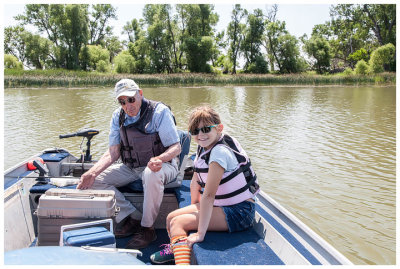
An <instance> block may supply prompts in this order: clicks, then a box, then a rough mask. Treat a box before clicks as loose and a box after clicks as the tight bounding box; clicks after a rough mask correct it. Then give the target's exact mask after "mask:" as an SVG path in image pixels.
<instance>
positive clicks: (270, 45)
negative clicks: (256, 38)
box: [263, 20, 289, 71]
mask: <svg viewBox="0 0 400 269" xmlns="http://www.w3.org/2000/svg"><path fill="white" fill-rule="evenodd" d="M265 25H266V31H265V35H264V37H263V39H264V42H263V45H264V47H265V49H266V50H267V52H268V55H269V58H270V59H271V69H272V70H274V67H273V65H274V63H276V64H277V65H278V69H279V70H280V71H281V70H283V69H284V68H283V67H282V63H281V57H279V55H278V53H279V52H278V48H279V47H280V46H281V45H280V44H279V43H280V39H279V38H280V37H281V36H284V35H287V34H289V33H288V31H287V30H286V24H285V22H281V21H279V20H275V21H269V20H266V21H265ZM281 41H282V39H281Z"/></svg>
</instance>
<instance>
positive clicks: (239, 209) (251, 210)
mask: <svg viewBox="0 0 400 269" xmlns="http://www.w3.org/2000/svg"><path fill="white" fill-rule="evenodd" d="M221 208H222V210H224V213H225V219H226V222H227V223H228V229H229V232H230V233H232V232H239V231H243V230H246V229H248V228H250V227H251V226H253V220H254V217H255V212H256V210H255V205H254V203H253V202H249V201H243V202H241V203H238V204H236V205H230V206H221Z"/></svg>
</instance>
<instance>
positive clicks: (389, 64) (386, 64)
mask: <svg viewBox="0 0 400 269" xmlns="http://www.w3.org/2000/svg"><path fill="white" fill-rule="evenodd" d="M369 66H370V72H372V73H381V72H383V71H395V70H396V48H395V46H394V45H393V44H386V45H384V46H381V47H379V48H377V49H376V50H374V51H373V52H372V54H371V58H370V60H369Z"/></svg>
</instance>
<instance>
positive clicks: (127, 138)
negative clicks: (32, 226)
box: [77, 79, 181, 249]
mask: <svg viewBox="0 0 400 269" xmlns="http://www.w3.org/2000/svg"><path fill="white" fill-rule="evenodd" d="M114 90H115V98H116V99H117V100H118V102H119V103H120V105H121V108H117V109H116V110H115V111H114V113H113V115H112V118H111V124H110V125H111V128H110V134H109V148H108V150H107V151H106V152H105V153H104V155H103V156H102V157H101V158H100V160H99V161H98V162H97V163H96V164H95V165H94V166H93V167H92V168H91V169H90V170H89V171H87V172H86V173H84V174H83V175H82V176H81V178H80V182H79V184H78V186H77V188H78V189H88V188H92V189H101V190H105V189H107V190H110V189H111V190H114V191H115V195H116V203H117V204H116V205H117V206H118V207H119V208H120V212H119V213H118V215H117V216H116V218H115V220H116V222H117V223H118V225H117V228H116V230H115V236H116V237H117V238H120V237H127V236H130V235H132V234H134V236H133V238H132V239H131V240H130V241H129V242H128V244H127V246H126V248H135V249H140V248H145V247H146V246H148V245H149V244H150V243H151V242H152V241H154V240H156V233H155V230H154V227H153V225H154V221H155V220H156V218H157V215H158V212H159V209H160V205H161V201H162V198H163V194H164V185H166V184H168V183H169V182H170V181H172V180H173V179H174V178H175V177H176V176H177V174H178V163H177V162H178V158H177V156H178V154H179V153H180V152H181V146H180V143H179V136H178V132H177V129H176V126H175V122H174V119H173V116H172V113H171V111H170V109H169V108H168V107H167V106H165V105H164V104H162V103H159V102H155V101H152V100H147V99H145V98H144V97H143V90H141V89H140V88H139V86H138V85H137V84H136V83H135V82H134V81H133V80H131V79H122V80H120V81H119V82H117V84H116V85H115V89H114ZM119 157H121V159H122V162H123V163H117V164H114V162H115V161H117V160H118V159H119ZM138 179H142V182H143V192H144V199H143V214H141V213H140V212H139V211H138V210H136V208H135V207H134V206H133V205H132V204H131V203H130V202H129V201H128V200H126V199H125V197H124V196H123V194H122V193H121V192H119V191H118V190H117V188H116V187H121V186H124V185H127V184H129V183H131V182H133V181H135V180H138Z"/></svg>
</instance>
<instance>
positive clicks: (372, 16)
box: [359, 4, 396, 46]
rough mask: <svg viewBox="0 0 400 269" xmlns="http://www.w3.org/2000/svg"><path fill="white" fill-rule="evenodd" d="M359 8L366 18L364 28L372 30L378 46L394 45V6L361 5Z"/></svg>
mask: <svg viewBox="0 0 400 269" xmlns="http://www.w3.org/2000/svg"><path fill="white" fill-rule="evenodd" d="M359 7H360V8H362V11H363V12H364V13H365V14H366V16H367V18H368V19H367V20H366V26H367V27H368V28H369V29H372V31H373V32H374V34H375V37H376V38H377V40H378V42H379V44H380V45H381V46H383V45H385V44H389V43H391V44H393V45H396V5H394V4H392V5H388V4H383V5H371V4H363V5H360V6H359Z"/></svg>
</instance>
